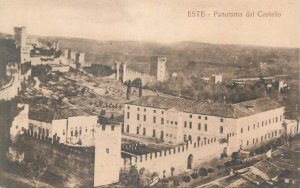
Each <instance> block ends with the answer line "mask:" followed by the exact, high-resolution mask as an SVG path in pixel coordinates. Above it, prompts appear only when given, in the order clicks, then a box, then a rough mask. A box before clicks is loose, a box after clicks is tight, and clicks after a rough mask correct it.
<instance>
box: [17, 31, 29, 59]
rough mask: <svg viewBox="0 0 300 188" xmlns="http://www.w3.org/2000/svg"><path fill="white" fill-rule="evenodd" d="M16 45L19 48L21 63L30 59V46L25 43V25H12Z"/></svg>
mask: <svg viewBox="0 0 300 188" xmlns="http://www.w3.org/2000/svg"><path fill="white" fill-rule="evenodd" d="M14 30H15V43H16V47H17V48H18V49H20V61H21V64H22V63H25V62H27V61H30V46H28V45H27V29H26V27H14Z"/></svg>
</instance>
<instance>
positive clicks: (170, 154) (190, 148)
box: [122, 138, 227, 175]
mask: <svg viewBox="0 0 300 188" xmlns="http://www.w3.org/2000/svg"><path fill="white" fill-rule="evenodd" d="M226 147H227V143H220V142H219V140H217V139H216V138H210V139H206V141H205V140H201V141H198V142H192V141H190V142H188V143H186V144H184V145H180V146H177V147H175V148H171V149H167V150H162V151H158V152H153V153H148V154H143V155H137V156H132V157H130V158H122V159H123V167H124V168H126V167H127V166H131V165H133V166H137V168H138V169H140V168H142V167H144V168H146V169H148V170H150V171H153V172H158V173H159V174H160V175H161V174H162V172H163V171H164V170H169V169H170V167H171V166H174V167H175V168H177V169H182V170H183V171H184V170H185V169H186V162H187V161H186V160H187V159H188V157H189V156H191V155H192V156H194V160H195V163H200V162H199V161H202V162H203V160H204V159H205V158H208V157H211V156H213V155H214V156H219V155H220V154H221V153H222V152H223V151H224V148H226Z"/></svg>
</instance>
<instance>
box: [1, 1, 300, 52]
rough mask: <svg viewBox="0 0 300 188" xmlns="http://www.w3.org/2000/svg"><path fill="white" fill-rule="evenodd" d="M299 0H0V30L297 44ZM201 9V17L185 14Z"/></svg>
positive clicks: (103, 37) (114, 37) (104, 37)
mask: <svg viewBox="0 0 300 188" xmlns="http://www.w3.org/2000/svg"><path fill="white" fill-rule="evenodd" d="M299 2H300V1H299V0H238V1H237V0H164V1H162V0H0V32H4V33H13V27H14V26H26V27H27V28H28V32H29V33H30V34H34V35H42V36H65V37H79V38H90V39H97V40H136V41H155V42H166V43H170V42H179V41H197V42H207V43H221V44H247V45H261V46H282V47H300V41H299V38H300V34H299V23H300V20H299V18H300V14H299V12H300V8H299V7H300V4H299ZM191 10H199V11H201V10H203V11H205V12H206V13H209V14H211V15H210V16H207V17H204V18H191V17H188V11H191ZM247 10H249V11H255V12H257V11H260V10H261V11H264V12H273V11H277V12H280V13H281V16H280V17H273V18H259V17H257V15H256V17H254V18H247V17H245V16H244V17H242V18H237V17H235V18H234V17H232V18H219V17H214V15H213V14H214V11H218V12H242V13H243V14H244V15H245V13H246V11H247Z"/></svg>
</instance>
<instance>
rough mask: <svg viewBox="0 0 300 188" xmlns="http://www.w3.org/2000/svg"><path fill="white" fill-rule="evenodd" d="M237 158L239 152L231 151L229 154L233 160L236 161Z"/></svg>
mask: <svg viewBox="0 0 300 188" xmlns="http://www.w3.org/2000/svg"><path fill="white" fill-rule="evenodd" d="M238 158H239V153H238V152H233V153H232V154H231V159H232V160H233V161H236V160H237V159H238Z"/></svg>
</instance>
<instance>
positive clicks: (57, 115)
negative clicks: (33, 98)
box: [29, 106, 92, 123]
mask: <svg viewBox="0 0 300 188" xmlns="http://www.w3.org/2000/svg"><path fill="white" fill-rule="evenodd" d="M89 115H92V114H90V113H87V112H85V111H83V110H80V109H66V108H60V109H54V108H47V107H44V106H34V107H31V108H30V109H29V119H33V120H37V121H42V122H48V123H50V122H52V120H58V119H67V118H68V117H76V116H89Z"/></svg>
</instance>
